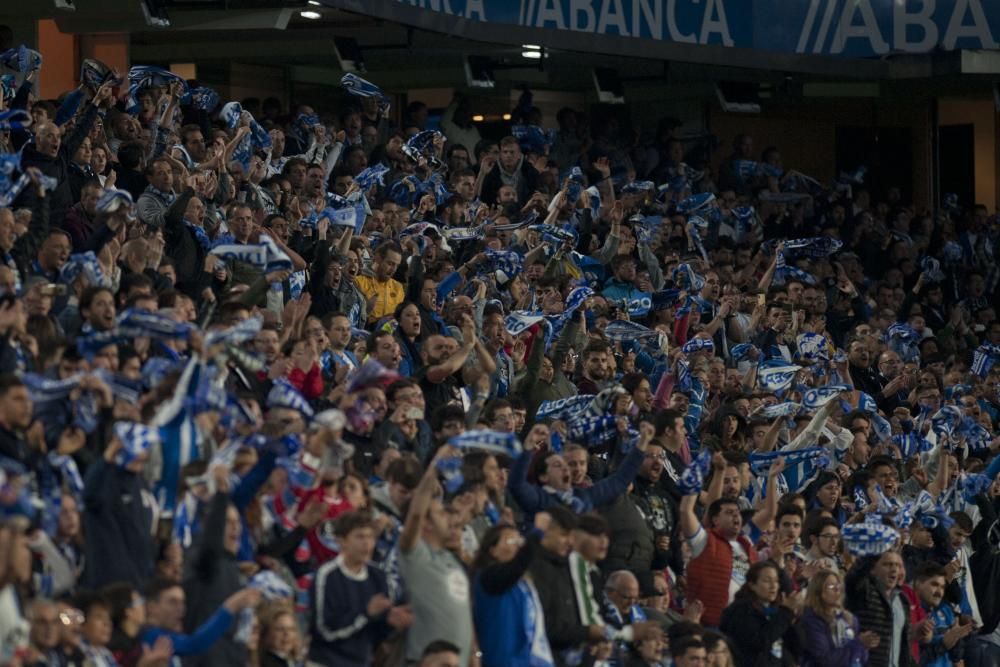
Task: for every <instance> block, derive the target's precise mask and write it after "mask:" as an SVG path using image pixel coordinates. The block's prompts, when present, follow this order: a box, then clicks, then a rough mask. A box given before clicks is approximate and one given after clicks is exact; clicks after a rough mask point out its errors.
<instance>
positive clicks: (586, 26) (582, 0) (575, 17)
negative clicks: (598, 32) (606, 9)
mask: <svg viewBox="0 0 1000 667" xmlns="http://www.w3.org/2000/svg"><path fill="white" fill-rule="evenodd" d="M581 14H582V15H583V17H584V19H585V21H586V22H585V23H580V22H579V18H580V15H581ZM569 27H570V30H576V31H577V32H594V28H596V27H597V15H596V14H595V13H594V7H593V5H592V4H591V2H590V0H570V3H569Z"/></svg>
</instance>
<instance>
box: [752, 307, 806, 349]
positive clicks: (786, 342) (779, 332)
mask: <svg viewBox="0 0 1000 667" xmlns="http://www.w3.org/2000/svg"><path fill="white" fill-rule="evenodd" d="M790 320H791V313H790V311H788V310H787V309H786V308H785V307H784V306H783V305H782V304H779V303H772V304H771V305H770V306H769V307H768V309H767V323H768V327H767V329H765V330H764V331H762V332H761V333H760V334H758V336H757V338H756V339H755V340H754V345H755V346H756V347H757V349H758V350H760V352H761V354H762V355H764V359H783V360H784V361H785V362H786V363H791V361H792V358H793V357H794V356H795V350H796V347H795V342H794V341H792V340H790V339H788V338H786V337H785V335H786V333H787V332H788V325H789V321H790Z"/></svg>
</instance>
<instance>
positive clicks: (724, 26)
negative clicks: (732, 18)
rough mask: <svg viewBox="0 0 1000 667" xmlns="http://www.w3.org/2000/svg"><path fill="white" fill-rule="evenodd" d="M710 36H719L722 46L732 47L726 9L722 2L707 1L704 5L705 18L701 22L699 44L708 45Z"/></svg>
mask: <svg viewBox="0 0 1000 667" xmlns="http://www.w3.org/2000/svg"><path fill="white" fill-rule="evenodd" d="M716 14H718V18H716ZM712 35H719V36H720V37H721V38H722V44H723V46H732V45H733V37H732V35H730V34H729V23H728V22H727V21H726V7H725V5H723V4H722V0H708V2H707V3H706V4H705V18H704V20H703V21H702V22H701V43H702V44H708V40H709V38H710V37H711V36H712Z"/></svg>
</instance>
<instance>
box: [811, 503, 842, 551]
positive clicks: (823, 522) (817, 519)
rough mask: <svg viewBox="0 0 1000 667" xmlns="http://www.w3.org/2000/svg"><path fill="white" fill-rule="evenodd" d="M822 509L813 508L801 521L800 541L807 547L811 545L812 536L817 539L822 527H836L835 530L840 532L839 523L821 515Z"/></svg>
mask: <svg viewBox="0 0 1000 667" xmlns="http://www.w3.org/2000/svg"><path fill="white" fill-rule="evenodd" d="M824 511H825V510H813V511H812V512H809V514H807V515H806V519H805V521H803V522H802V541H803V542H804V543H805V544H806V546H807V547H812V538H814V537H815V538H817V539H818V538H819V535H820V533H822V532H823V529H824V528H829V527H831V526H832V527H834V528H836V529H837V532H840V524H839V523H837V520H836V519H834V518H832V517H828V516H823V512H824Z"/></svg>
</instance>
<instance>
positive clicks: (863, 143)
mask: <svg viewBox="0 0 1000 667" xmlns="http://www.w3.org/2000/svg"><path fill="white" fill-rule="evenodd" d="M861 166H864V167H867V168H868V173H867V174H866V176H865V180H864V187H865V188H867V189H868V191H869V192H870V193H871V198H872V202H876V201H886V194H887V193H888V191H889V189H890V188H899V190H900V195H901V197H902V201H903V202H910V201H912V196H913V136H912V133H911V131H910V128H907V127H878V128H874V127H838V128H837V173H838V174H839V173H840V172H848V173H853V172H854V171H855V170H856V169H857V168H858V167H861Z"/></svg>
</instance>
